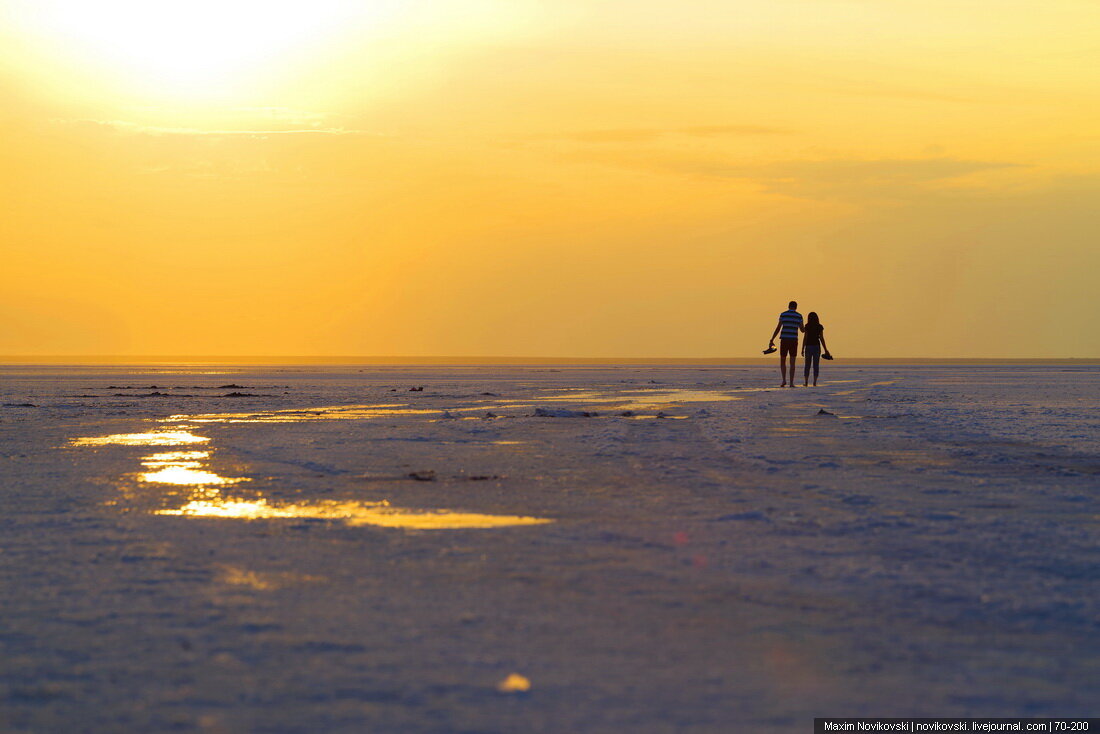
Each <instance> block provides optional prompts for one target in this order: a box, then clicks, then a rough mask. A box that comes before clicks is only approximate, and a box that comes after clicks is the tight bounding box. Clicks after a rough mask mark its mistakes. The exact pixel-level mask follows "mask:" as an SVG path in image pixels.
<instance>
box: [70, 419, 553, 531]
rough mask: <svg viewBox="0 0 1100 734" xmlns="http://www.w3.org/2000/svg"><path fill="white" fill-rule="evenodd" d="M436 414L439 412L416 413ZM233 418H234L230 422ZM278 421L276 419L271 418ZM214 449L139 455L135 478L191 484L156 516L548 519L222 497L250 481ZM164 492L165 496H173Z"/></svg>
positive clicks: (186, 434) (137, 441) (425, 526)
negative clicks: (218, 462)
mask: <svg viewBox="0 0 1100 734" xmlns="http://www.w3.org/2000/svg"><path fill="white" fill-rule="evenodd" d="M418 412H437V411H418ZM229 422H233V421H229ZM275 422H280V421H275ZM209 441H210V439H209V438H208V437H206V436H198V435H195V434H193V433H191V432H190V431H185V430H175V431H149V432H147V433H118V434H112V435H109V436H94V437H86V438H75V439H73V440H72V441H70V445H71V446H110V445H120V446H186V445H190V444H200V443H208V442H209ZM212 454H213V451H212V450H209V449H204V450H183V451H159V452H156V453H152V454H150V455H148V456H146V457H144V458H142V459H141V465H142V466H143V467H145V468H146V469H147V470H148V471H144V472H139V473H138V474H137V478H138V480H139V481H141V482H144V483H150V484H165V485H172V486H174V487H188V488H190V489H189V491H188V492H187V494H186V495H185V497H184V499H185V500H186V502H185V503H184V504H183V505H182V506H181V507H176V508H167V509H164V508H162V509H158V510H154V513H153V514H156V515H176V516H183V517H211V518H235V519H243V520H266V519H279V518H295V519H310V520H333V521H339V522H343V523H345V524H347V525H351V526H361V525H373V526H377V527H385V528H403V529H406V530H448V529H465V528H499V527H510V526H518V525H542V524H545V523H548V522H551V520H548V519H545V518H538V517H528V516H524V515H486V514H481V513H473V512H457V511H453V510H413V509H401V508H397V507H393V506H391V505H390V503H389V502H387V501H385V500H383V501H379V502H339V501H333V500H321V501H315V502H298V503H282V504H281V503H272V502H270V501H269V500H268V499H267V498H265V497H263V495H262V494H259V493H256V494H255V496H254V498H253V499H244V498H239V497H227V496H225V495H224V494H223V493H222V491H221V489H219V487H223V486H227V485H234V484H238V483H241V482H247V481H249V479H248V477H225V476H222V475H220V474H218V473H216V472H215V471H213V470H212V469H211V467H210V466H209V462H210V460H211V456H212ZM175 497H176V495H175V494H168V495H165V499H173V498H175Z"/></svg>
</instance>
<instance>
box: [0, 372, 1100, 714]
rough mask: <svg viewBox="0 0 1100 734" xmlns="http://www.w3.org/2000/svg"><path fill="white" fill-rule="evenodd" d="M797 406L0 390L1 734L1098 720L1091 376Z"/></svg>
mask: <svg viewBox="0 0 1100 734" xmlns="http://www.w3.org/2000/svg"><path fill="white" fill-rule="evenodd" d="M777 377H778V375H777V371H776V370H771V369H764V368H756V367H740V366H739V367H729V368H723V367H721V366H714V365H708V366H705V367H697V368H693V367H684V366H678V367H675V368H661V367H652V366H619V367H609V368H596V367H584V368H568V367H538V366H524V367H504V368H490V367H458V368H446V367H432V368H424V367H420V368H417V367H366V368H356V367H348V366H345V367H339V368H329V369H324V368H319V367H315V366H309V367H301V368H294V367H272V366H265V367H260V368H226V367H209V368H206V367H185V366H181V367H158V368H140V369H124V368H112V367H84V368H65V367H56V366H54V367H46V368H38V369H36V368H32V367H25V366H19V367H15V366H13V367H4V368H0V403H3V404H4V405H3V407H2V408H0V486H2V491H0V503H2V506H0V513H2V517H3V523H4V533H3V540H2V546H0V551H2V552H0V571H2V573H3V586H2V588H3V591H2V592H0V593H2V595H3V597H2V598H3V610H4V615H3V623H2V625H0V656H2V657H0V660H2V662H0V729H3V730H4V731H13V732H46V731H49V732H53V731H66V732H68V731H142V732H146V731H166V730H173V731H204V732H242V731H257V732H320V731H324V732H414V733H416V732H486V733H488V732H515V731H529V732H547V733H554V734H558V733H561V732H727V731H749V732H757V731H759V732H796V731H809V729H810V727H811V726H812V721H811V720H812V718H813V717H814V716H858V715H868V716H870V715H876V716H1059V717H1065V716H1084V715H1089V714H1092V715H1095V714H1096V707H1095V703H1094V697H1095V691H1096V690H1097V688H1098V687H1100V585H1098V584H1097V583H1096V582H1097V581H1098V580H1100V550H1098V544H1097V540H1098V536H1100V532H1098V531H1100V528H1098V522H1100V494H1098V490H1097V486H1098V482H1097V476H1098V474H1100V430H1098V429H1100V418H1098V416H1100V411H1098V408H1100V390H1098V388H1100V368H1097V367H1088V366H1042V367H1023V366H1011V367H1006V366H1000V367H998V366H982V367H934V366H919V367H904V366H879V367H876V366H864V367H843V366H836V365H832V364H830V365H827V366H825V367H824V372H823V384H822V385H821V386H820V387H818V388H816V389H804V388H796V389H793V390H792V389H784V390H780V389H778V388H776V387H774V386H775V384H776V383H777ZM420 387H422V388H423V389H422V390H420V389H411V388H420ZM509 676H511V677H509Z"/></svg>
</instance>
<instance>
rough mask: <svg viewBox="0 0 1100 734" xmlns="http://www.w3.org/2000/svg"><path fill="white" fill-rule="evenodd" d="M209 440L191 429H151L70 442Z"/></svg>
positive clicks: (169, 443)
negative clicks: (146, 431) (145, 431)
mask: <svg viewBox="0 0 1100 734" xmlns="http://www.w3.org/2000/svg"><path fill="white" fill-rule="evenodd" d="M209 440H210V439H209V438H207V437H206V436H196V435H195V434H193V433H191V432H189V431H150V432H148V433H114V434H111V435H110V436H93V437H91V438H74V439H73V440H72V441H71V442H70V444H71V445H72V446H187V445H190V444H196V443H206V442H207V441H209Z"/></svg>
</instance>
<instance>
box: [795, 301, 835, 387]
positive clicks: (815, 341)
mask: <svg viewBox="0 0 1100 734" xmlns="http://www.w3.org/2000/svg"><path fill="white" fill-rule="evenodd" d="M802 331H804V332H805V333H806V336H804V337H802V359H803V361H804V363H805V367H804V369H805V374H804V375H803V377H804V379H803V381H802V385H803V386H804V387H806V386H809V384H810V367H811V366H812V367H813V370H814V387H817V373H818V365H819V364H820V362H821V352H822V350H824V351H825V359H832V358H833V357H832V355H831V354H829V347H827V346H826V345H825V327H824V326H822V325H821V320H820V319H819V318H818V316H817V312H816V311H810V312H809V313H808V314H806V326H805V327H803V329H802Z"/></svg>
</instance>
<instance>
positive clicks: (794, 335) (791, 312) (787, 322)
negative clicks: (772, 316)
mask: <svg viewBox="0 0 1100 734" xmlns="http://www.w3.org/2000/svg"><path fill="white" fill-rule="evenodd" d="M797 308H798V302H797V301H791V302H790V303H789V304H787V310H786V311H784V312H783V313H781V314H779V323H778V324H776V325H775V331H773V332H772V338H771V340H770V341H769V342H768V350H769V352H773V351H775V335H776V334H779V376H780V378H782V380H783V384H782V385H780V387H787V386H788V385H790V387H794V362H795V359H796V357H795V355H797V354H798V332H800V331H805V329H806V327H805V326H804V325H803V324H802V314H800V313H799V312H798V311H796V310H795V309H797ZM788 354H789V355H791V370H790V381H789V382H788V379H787V371H786V369H785V366H786V365H785V362H786V361H787V355H788Z"/></svg>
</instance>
